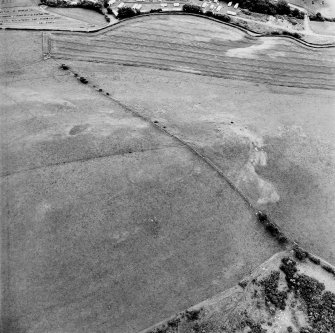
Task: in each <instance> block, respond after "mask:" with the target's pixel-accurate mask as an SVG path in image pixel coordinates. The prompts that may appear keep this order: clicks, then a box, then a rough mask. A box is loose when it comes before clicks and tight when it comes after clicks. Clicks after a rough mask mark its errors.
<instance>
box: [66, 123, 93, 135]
mask: <svg viewBox="0 0 335 333" xmlns="http://www.w3.org/2000/svg"><path fill="white" fill-rule="evenodd" d="M88 127H89V125H88V124H84V125H75V126H73V127H72V128H71V129H70V132H69V134H70V135H77V134H79V133H81V132H83V131H85V129H87V128H88Z"/></svg>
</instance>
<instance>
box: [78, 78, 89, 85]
mask: <svg viewBox="0 0 335 333" xmlns="http://www.w3.org/2000/svg"><path fill="white" fill-rule="evenodd" d="M79 80H80V82H82V83H84V84H87V83H88V81H87V79H85V78H84V77H82V76H81V77H80V79H79Z"/></svg>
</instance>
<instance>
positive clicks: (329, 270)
mask: <svg viewBox="0 0 335 333" xmlns="http://www.w3.org/2000/svg"><path fill="white" fill-rule="evenodd" d="M321 267H322V268H323V269H324V270H325V271H327V272H328V273H330V274H333V275H335V270H334V268H333V267H330V266H327V265H321Z"/></svg>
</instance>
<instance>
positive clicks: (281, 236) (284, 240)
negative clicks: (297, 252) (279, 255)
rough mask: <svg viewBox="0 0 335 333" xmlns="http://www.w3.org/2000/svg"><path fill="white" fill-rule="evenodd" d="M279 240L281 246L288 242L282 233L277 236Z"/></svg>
mask: <svg viewBox="0 0 335 333" xmlns="http://www.w3.org/2000/svg"><path fill="white" fill-rule="evenodd" d="M277 239H278V242H279V243H281V244H285V243H287V242H288V239H287V237H286V236H285V235H284V234H283V233H281V232H280V233H279V234H278V235H277Z"/></svg>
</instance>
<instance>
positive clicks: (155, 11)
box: [150, 8, 163, 13]
mask: <svg viewBox="0 0 335 333" xmlns="http://www.w3.org/2000/svg"><path fill="white" fill-rule="evenodd" d="M162 11H163V10H162V8H157V9H150V13H161V12H162Z"/></svg>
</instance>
